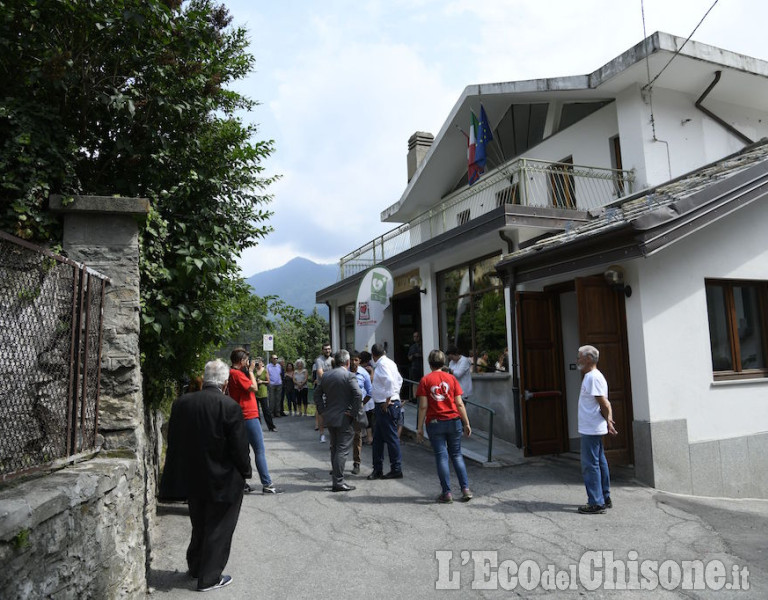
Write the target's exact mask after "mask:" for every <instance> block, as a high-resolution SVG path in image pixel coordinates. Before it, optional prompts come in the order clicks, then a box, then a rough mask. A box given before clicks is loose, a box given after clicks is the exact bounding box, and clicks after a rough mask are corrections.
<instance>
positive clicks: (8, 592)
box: [0, 197, 158, 599]
mask: <svg viewBox="0 0 768 600" xmlns="http://www.w3.org/2000/svg"><path fill="white" fill-rule="evenodd" d="M51 209H52V210H53V211H55V212H60V213H62V214H63V217H64V250H65V252H66V253H67V255H68V256H69V257H70V258H71V259H73V260H75V261H78V262H80V263H84V264H86V265H87V266H89V267H91V268H93V269H95V270H97V271H99V272H100V273H103V274H104V275H106V276H108V277H109V278H110V280H111V282H110V285H109V286H108V287H107V293H106V298H105V302H104V335H103V345H102V361H101V368H102V371H101V396H100V410H99V432H100V435H101V436H102V438H103V445H102V449H101V452H100V453H99V455H98V456H97V457H95V458H92V459H91V460H88V461H86V462H82V463H80V464H77V465H71V466H68V467H66V468H64V469H62V470H60V471H58V472H56V473H54V474H48V475H44V476H39V477H36V478H34V479H29V480H26V481H24V482H20V483H16V484H14V485H13V486H11V487H7V488H6V489H3V490H2V491H0V567H2V568H0V590H2V597H3V598H4V599H5V598H29V597H53V598H98V599H105V598H107V599H108V598H130V597H143V596H144V594H145V592H146V568H147V557H148V553H149V543H148V539H149V536H148V532H149V531H151V529H152V524H153V519H154V514H155V500H154V498H155V488H156V470H155V469H154V468H153V467H152V465H153V464H155V460H154V457H155V456H156V455H157V449H158V442H157V439H156V437H155V432H156V430H157V427H156V424H155V422H154V419H152V418H149V419H147V418H146V416H145V410H144V403H143V397H142V382H141V372H140V364H139V360H140V356H139V270H138V258H139V254H138V226H139V222H140V221H141V219H143V218H144V216H145V215H146V213H147V211H148V202H147V201H146V200H144V199H126V198H111V197H78V198H76V199H75V201H74V203H71V204H69V205H67V206H63V203H62V202H61V199H60V198H56V197H52V198H51Z"/></svg>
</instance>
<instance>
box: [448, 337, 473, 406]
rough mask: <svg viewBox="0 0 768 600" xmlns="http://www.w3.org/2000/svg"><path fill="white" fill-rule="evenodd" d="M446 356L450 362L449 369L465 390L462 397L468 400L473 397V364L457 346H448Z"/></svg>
mask: <svg viewBox="0 0 768 600" xmlns="http://www.w3.org/2000/svg"><path fill="white" fill-rule="evenodd" d="M445 355H446V356H447V357H448V360H449V363H448V368H449V369H450V370H451V373H453V376H454V377H455V378H456V379H458V380H459V385H461V389H462V390H464V393H463V394H462V395H461V397H462V398H463V399H464V400H468V399H469V397H470V396H471V395H472V363H471V362H470V360H469V359H468V358H467V357H466V356H462V355H461V353H460V352H459V349H458V348H457V347H456V346H448V349H447V350H446V351H445Z"/></svg>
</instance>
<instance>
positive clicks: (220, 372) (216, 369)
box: [203, 358, 229, 387]
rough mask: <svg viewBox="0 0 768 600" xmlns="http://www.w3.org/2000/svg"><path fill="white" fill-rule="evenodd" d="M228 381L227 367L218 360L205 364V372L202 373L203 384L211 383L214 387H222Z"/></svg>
mask: <svg viewBox="0 0 768 600" xmlns="http://www.w3.org/2000/svg"><path fill="white" fill-rule="evenodd" d="M228 380H229V367H228V366H227V364H226V363H225V362H224V361H222V360H219V359H218V358H217V359H216V360H212V361H209V362H207V363H205V372H204V373H203V384H206V383H212V384H214V385H215V386H216V387H222V386H223V385H224V384H225V383H227V381H228Z"/></svg>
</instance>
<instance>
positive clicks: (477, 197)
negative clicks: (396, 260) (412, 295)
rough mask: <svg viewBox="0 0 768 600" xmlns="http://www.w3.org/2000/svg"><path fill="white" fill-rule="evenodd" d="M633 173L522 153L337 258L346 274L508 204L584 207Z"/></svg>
mask: <svg viewBox="0 0 768 600" xmlns="http://www.w3.org/2000/svg"><path fill="white" fill-rule="evenodd" d="M633 182H634V173H632V172H631V171H621V170H616V169H602V168H598V167H587V166H581V165H573V164H570V163H559V162H548V161H543V160H534V159H529V158H519V159H515V160H513V161H510V162H509V163H507V164H505V165H504V166H502V167H500V168H499V169H496V170H495V171H493V172H491V173H489V174H487V175H485V176H484V177H483V178H481V179H480V181H478V182H477V183H476V184H474V185H473V186H471V187H469V186H468V187H465V188H463V189H461V190H458V191H456V192H454V193H453V194H450V195H449V196H447V197H446V198H445V199H444V200H443V201H442V202H440V203H439V204H438V205H436V206H434V207H433V208H431V209H429V210H427V211H424V212H423V213H421V214H420V215H418V216H417V217H416V218H414V219H413V220H412V221H410V222H408V223H404V224H403V225H400V226H398V227H396V228H394V229H392V230H390V231H388V232H387V233H384V234H382V235H380V236H378V237H377V238H375V239H373V240H371V241H370V242H368V243H366V244H364V245H362V246H360V247H359V248H357V249H356V250H353V251H352V252H350V253H349V254H347V255H346V256H343V257H342V258H341V260H340V261H339V280H340V281H341V280H343V279H346V278H347V277H350V276H351V275H354V274H356V273H359V272H361V271H364V270H366V269H368V268H369V267H372V266H373V265H375V264H378V263H380V262H381V261H382V260H385V259H387V258H391V257H392V256H396V255H397V254H400V253H401V252H404V251H406V250H408V249H410V248H413V247H414V246H416V245H418V244H421V243H423V242H426V241H428V240H430V239H433V238H435V237H436V236H438V235H440V234H442V233H445V232H446V231H449V230H451V229H454V228H456V227H459V226H461V225H464V224H465V223H467V222H469V221H470V220H472V219H476V218H477V217H479V216H481V215H483V214H485V213H487V212H489V211H491V210H494V209H496V208H498V207H500V206H504V205H505V204H515V205H520V206H534V207H550V208H561V209H567V210H580V211H586V210H590V209H593V208H599V207H601V206H604V205H605V204H608V203H609V202H612V201H613V200H615V199H617V198H620V197H622V196H625V195H627V194H630V193H631V192H632V184H633Z"/></svg>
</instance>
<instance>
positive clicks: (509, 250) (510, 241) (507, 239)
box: [499, 229, 517, 254]
mask: <svg viewBox="0 0 768 600" xmlns="http://www.w3.org/2000/svg"><path fill="white" fill-rule="evenodd" d="M499 237H500V238H501V239H502V240H504V241H505V242H507V254H512V253H513V252H514V251H515V250H517V248H516V247H515V240H513V239H512V238H511V237H509V236H508V235H507V232H506V231H504V230H503V229H499Z"/></svg>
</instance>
